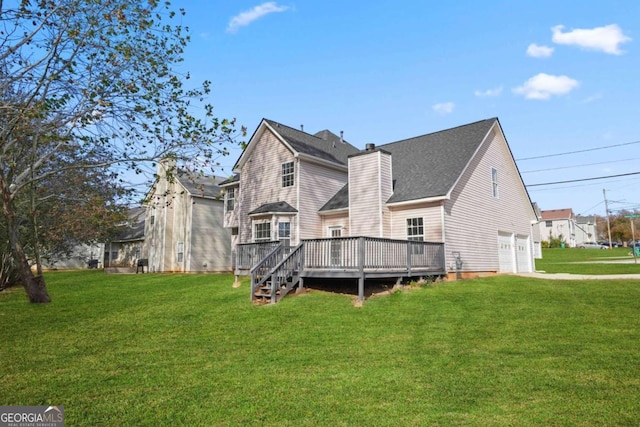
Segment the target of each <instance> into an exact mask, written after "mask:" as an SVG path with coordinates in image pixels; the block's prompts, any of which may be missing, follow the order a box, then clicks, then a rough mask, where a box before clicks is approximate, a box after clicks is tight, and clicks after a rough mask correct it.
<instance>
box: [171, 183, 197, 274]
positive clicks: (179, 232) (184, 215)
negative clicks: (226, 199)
mask: <svg viewBox="0 0 640 427" xmlns="http://www.w3.org/2000/svg"><path fill="white" fill-rule="evenodd" d="M174 185H175V186H176V187H178V188H176V189H175V191H176V192H177V193H174V198H173V199H172V200H171V204H170V205H169V207H168V210H169V211H172V212H171V219H172V224H171V227H167V230H166V233H167V236H166V238H165V249H164V260H165V264H164V265H165V270H164V271H185V270H186V269H185V261H186V259H188V252H187V248H188V244H189V234H190V233H189V218H190V209H191V196H190V195H189V194H188V193H187V192H186V191H185V190H184V188H183V187H182V186H180V185H179V184H174ZM179 242H182V243H183V250H184V258H183V261H182V262H178V243H179Z"/></svg>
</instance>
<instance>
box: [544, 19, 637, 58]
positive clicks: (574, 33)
mask: <svg viewBox="0 0 640 427" xmlns="http://www.w3.org/2000/svg"><path fill="white" fill-rule="evenodd" d="M563 28H564V26H562V25H556V26H555V27H553V28H551V31H552V32H553V38H552V40H553V42H554V43H557V44H566V45H576V46H580V47H581V48H584V49H589V50H598V51H602V52H605V53H610V54H612V55H622V54H623V53H624V52H623V51H622V50H620V44H622V43H626V42H629V41H631V37H627V36H625V35H624V34H623V33H622V30H621V29H620V27H618V25H616V24H611V25H606V26H604V27H596V28H591V29H583V28H577V29H575V30H571V31H567V32H566V33H563V32H562V29H563Z"/></svg>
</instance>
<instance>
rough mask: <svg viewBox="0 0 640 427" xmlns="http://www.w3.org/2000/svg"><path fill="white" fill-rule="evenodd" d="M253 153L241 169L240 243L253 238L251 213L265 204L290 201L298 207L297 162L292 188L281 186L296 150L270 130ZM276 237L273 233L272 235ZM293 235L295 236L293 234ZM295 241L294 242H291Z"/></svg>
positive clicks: (238, 208) (257, 142)
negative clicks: (292, 150)
mask: <svg viewBox="0 0 640 427" xmlns="http://www.w3.org/2000/svg"><path fill="white" fill-rule="evenodd" d="M252 143H253V144H256V145H255V147H253V151H252V152H251V158H250V159H249V160H248V161H247V162H246V163H245V164H244V166H243V168H242V170H241V172H240V194H239V197H236V207H235V208H236V210H237V211H238V212H237V215H238V220H239V223H238V227H239V230H238V233H239V239H240V242H241V243H248V242H251V241H252V240H251V239H252V230H251V219H250V218H249V212H251V211H252V210H254V209H256V208H258V207H260V206H262V205H264V204H266V203H274V202H279V201H283V202H287V203H289V204H290V205H291V206H293V207H296V206H297V189H298V186H299V185H300V183H299V164H298V162H296V163H295V169H296V170H295V174H296V182H295V184H294V186H293V187H286V188H282V178H281V167H282V163H285V162H291V161H294V160H295V159H294V157H293V153H291V151H289V150H288V149H287V148H286V147H285V145H284V144H282V142H281V141H280V140H279V139H277V138H276V136H275V135H274V134H273V133H272V132H271V131H269V130H266V131H265V132H264V133H263V134H262V135H261V137H260V139H259V140H256V141H253V142H252ZM272 237H273V236H272ZM293 238H296V237H295V236H293ZM292 243H293V242H292Z"/></svg>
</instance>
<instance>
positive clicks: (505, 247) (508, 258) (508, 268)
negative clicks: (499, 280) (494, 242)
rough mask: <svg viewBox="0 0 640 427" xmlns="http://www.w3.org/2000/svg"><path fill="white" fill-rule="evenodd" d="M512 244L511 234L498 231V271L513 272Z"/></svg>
mask: <svg viewBox="0 0 640 427" xmlns="http://www.w3.org/2000/svg"><path fill="white" fill-rule="evenodd" d="M513 246H514V245H513V234H511V233H498V259H499V261H500V267H499V271H500V273H514V272H515V262H514V261H515V260H514V258H515V256H514V255H515V253H514V247H513Z"/></svg>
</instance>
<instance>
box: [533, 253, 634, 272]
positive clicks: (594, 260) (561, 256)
mask: <svg viewBox="0 0 640 427" xmlns="http://www.w3.org/2000/svg"><path fill="white" fill-rule="evenodd" d="M629 253H630V249H629V248H612V249H606V250H600V249H578V248H565V249H559V248H558V249H543V250H542V259H537V260H536V269H537V270H542V271H545V272H547V273H573V274H598V275H601V274H640V259H636V261H637V263H635V262H634V257H633V256H631V255H629ZM603 261H609V263H604V262H603ZM623 261H629V262H628V263H623Z"/></svg>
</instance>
